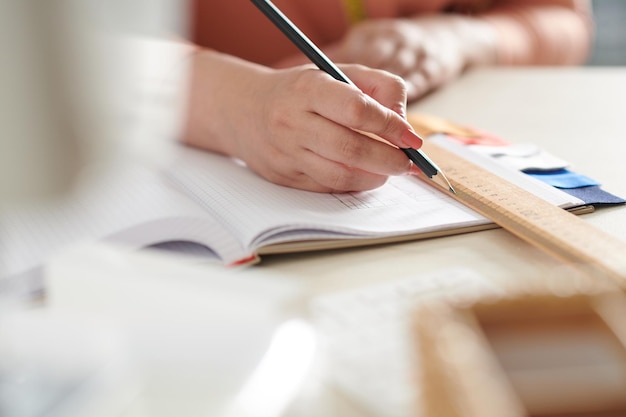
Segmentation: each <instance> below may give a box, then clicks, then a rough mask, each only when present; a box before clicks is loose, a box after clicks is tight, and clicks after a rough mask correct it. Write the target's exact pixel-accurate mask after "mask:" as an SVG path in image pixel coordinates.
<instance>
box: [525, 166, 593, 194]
mask: <svg viewBox="0 0 626 417" xmlns="http://www.w3.org/2000/svg"><path fill="white" fill-rule="evenodd" d="M524 172H525V173H526V174H528V175H530V176H531V177H533V178H536V179H538V180H540V181H543V182H545V183H546V184H550V185H551V186H553V187H557V188H563V189H571V188H580V187H589V186H596V185H600V183H599V182H597V181H596V180H593V179H591V178H589V177H587V176H585V175H582V174H578V173H576V172H572V171H569V170H567V169H559V170H555V171H535V170H525V171H524Z"/></svg>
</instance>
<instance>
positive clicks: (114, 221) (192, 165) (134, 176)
mask: <svg viewBox="0 0 626 417" xmlns="http://www.w3.org/2000/svg"><path fill="white" fill-rule="evenodd" d="M429 140H436V141H437V142H438V144H439V145H441V146H445V147H447V148H448V149H450V150H452V151H454V152H457V153H460V154H462V156H464V157H467V158H468V159H470V160H472V161H473V162H475V163H479V164H480V165H482V166H483V167H485V168H487V169H489V170H491V171H493V172H495V173H496V174H498V175H499V176H501V177H503V178H506V179H507V180H509V181H511V182H514V183H515V184H517V185H518V186H521V187H522V188H524V189H526V190H529V191H531V192H533V193H534V194H536V195H538V196H540V197H541V198H543V199H545V200H547V201H549V202H551V203H552V204H555V205H557V206H560V207H563V208H572V207H579V206H581V205H582V204H583V202H582V200H579V199H578V198H576V197H573V196H571V195H569V194H566V193H563V192H561V191H559V190H557V189H555V188H553V187H550V186H548V185H546V184H543V183H542V182H540V181H538V180H535V179H533V178H530V177H528V176H526V175H524V174H522V173H520V172H517V171H515V170H512V169H507V168H506V167H503V166H500V165H498V164H495V163H494V162H493V161H491V160H490V159H489V158H488V157H484V156H482V155H479V154H476V153H474V152H471V151H469V150H467V149H465V148H464V147H463V146H462V145H457V144H455V143H453V142H451V141H448V140H446V139H445V137H443V136H442V137H434V138H433V139H429ZM173 152H174V154H173V155H172V157H171V159H170V161H169V163H168V164H166V165H163V166H156V167H155V166H150V165H145V164H139V163H137V162H136V161H132V160H131V161H128V160H123V161H122V160H121V161H119V162H118V164H117V165H115V166H113V167H107V168H103V169H102V171H101V172H96V173H94V175H92V176H91V177H90V178H89V179H86V180H84V181H83V183H82V184H81V186H79V187H78V188H77V190H76V192H75V193H74V194H73V195H72V196H71V197H70V198H66V199H64V200H60V201H57V202H54V203H50V204H47V205H41V206H37V207H25V208H19V209H16V210H14V211H13V212H8V213H6V215H4V216H3V217H2V219H0V236H1V239H0V254H2V255H1V256H2V258H1V259H0V273H1V274H2V275H0V276H4V275H7V274H8V275H11V274H17V273H20V272H23V271H25V270H29V269H33V268H36V267H38V266H39V265H41V264H42V262H44V261H45V259H46V258H47V257H48V256H50V255H52V254H53V253H54V252H55V251H58V250H60V249H62V248H63V247H64V246H66V245H70V244H77V243H80V242H89V241H92V242H94V241H105V242H112V243H116V244H120V245H123V246H128V247H130V248H142V247H146V246H153V245H161V246H162V245H165V246H168V247H170V248H171V247H173V246H177V247H178V249H181V250H183V251H185V252H191V253H196V254H202V255H203V256H205V257H207V258H209V259H214V260H217V261H219V262H222V263H224V264H226V265H236V264H243V263H248V262H254V261H255V260H258V257H259V255H263V254H271V253H284V252H294V251H306V250H319V249H329V248H338V247H346V246H358V245H366V244H375V243H385V242H393V241H401V240H410V239H422V238H430V237H435V236H444V235H452V234H458V233H464V232H470V231H476V230H482V229H487V228H493V227H496V226H495V225H494V224H493V223H492V222H491V221H489V220H488V219H486V218H484V217H483V216H481V215H479V214H477V213H476V212H474V211H473V210H471V209H469V208H467V207H465V206H463V205H462V204H460V203H458V202H456V201H454V200H453V199H452V198H451V197H449V196H448V195H447V194H446V193H443V192H441V191H439V190H437V189H435V188H434V187H432V186H431V185H429V184H426V183H425V182H424V181H422V180H420V179H418V178H417V177H414V176H408V175H407V176H397V177H392V178H390V179H389V180H388V182H387V183H386V184H385V185H384V186H382V187H379V188H377V189H375V190H371V191H365V192H356V193H345V194H324V193H314V192H307V191H302V190H296V189H292V188H287V187H282V186H279V185H276V184H273V183H270V182H268V181H266V180H264V179H262V178H260V177H259V176H257V175H256V174H255V173H253V172H252V171H251V170H249V169H248V168H247V167H245V166H244V164H242V163H241V162H240V161H237V160H233V159H231V158H227V157H224V156H221V155H216V154H211V153H208V152H203V151H199V150H195V149H191V148H187V147H184V146H178V147H175V148H174V149H173ZM198 249H200V250H198Z"/></svg>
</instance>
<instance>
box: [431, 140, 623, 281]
mask: <svg viewBox="0 0 626 417" xmlns="http://www.w3.org/2000/svg"><path fill="white" fill-rule="evenodd" d="M422 149H423V150H424V152H425V153H426V154H427V155H429V156H430V157H431V158H432V159H433V160H434V161H436V162H437V164H438V165H439V167H440V168H441V170H442V171H443V172H444V173H445V175H446V176H447V178H448V180H449V181H450V183H451V184H452V187H453V188H454V190H455V191H456V196H454V198H455V199H456V200H458V201H459V202H461V203H462V204H464V205H466V206H468V207H470V208H471V209H473V210H475V211H477V212H478V213H480V214H482V215H483V216H485V217H487V218H488V219H490V220H492V221H493V222H494V223H496V224H498V225H499V226H501V227H502V228H504V229H506V230H508V231H509V232H511V233H513V234H515V235H516V236H518V237H520V238H521V239H523V240H525V241H526V242H528V243H530V244H532V245H534V246H536V247H537V248H539V249H541V250H542V251H545V252H546V253H548V254H551V255H553V256H555V257H557V258H559V259H561V260H563V261H565V262H567V263H569V264H571V265H573V266H575V267H577V268H578V269H581V270H583V272H585V273H587V274H589V275H592V276H594V277H608V278H612V279H615V280H617V281H618V282H619V283H620V284H624V283H625V282H626V281H625V280H626V242H624V241H622V240H620V239H618V238H616V237H614V236H612V235H609V234H608V233H606V232H604V231H602V230H600V229H598V228H596V227H594V226H592V225H591V224H589V223H587V222H586V221H584V220H583V219H581V218H580V217H578V216H576V215H574V214H572V213H569V212H568V211H566V210H564V209H562V208H560V207H557V206H555V205H553V204H550V203H548V202H547V201H545V200H543V199H541V198H539V197H537V196H535V195H534V194H532V193H530V192H528V191H526V190H524V189H522V188H520V187H518V186H516V185H514V184H511V183H510V182H509V181H506V180H504V179H502V178H501V177H499V176H497V175H495V174H493V173H491V172H490V171H487V170H486V169H484V168H481V167H480V166H478V165H476V164H474V163H472V162H469V161H467V160H466V159H464V158H462V157H460V156H458V155H456V154H455V153H453V152H451V151H448V150H446V149H444V148H442V147H441V146H438V145H436V144H435V143H432V142H430V141H428V140H426V141H424V145H423V147H422ZM429 182H432V181H429ZM431 185H432V184H431ZM445 192H446V194H447V195H450V193H449V192H448V191H447V190H445Z"/></svg>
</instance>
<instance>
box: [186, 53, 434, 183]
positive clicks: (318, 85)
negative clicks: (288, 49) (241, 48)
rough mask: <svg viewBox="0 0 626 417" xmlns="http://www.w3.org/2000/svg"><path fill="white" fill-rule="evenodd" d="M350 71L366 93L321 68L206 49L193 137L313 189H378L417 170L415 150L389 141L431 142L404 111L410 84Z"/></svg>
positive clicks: (199, 63) (195, 95)
mask: <svg viewBox="0 0 626 417" xmlns="http://www.w3.org/2000/svg"><path fill="white" fill-rule="evenodd" d="M342 69H343V70H344V71H345V72H346V75H348V77H350V78H351V79H352V80H353V81H354V82H355V84H356V85H358V86H359V88H360V89H361V90H362V91H360V90H359V89H357V88H354V87H352V86H349V85H347V84H345V83H342V82H340V81H337V80H335V79H333V78H331V77H330V76H329V75H327V74H326V73H324V72H322V71H320V70H318V69H314V68H312V67H311V66H300V67H294V68H289V69H284V70H274V69H269V68H266V67H261V66H258V65H254V64H251V63H248V62H245V61H241V60H239V59H236V58H233V57H228V56H225V55H220V54H217V53H214V52H210V51H205V52H201V53H199V54H198V55H197V56H196V59H195V62H194V74H193V77H192V83H191V86H192V88H191V103H190V117H189V121H188V129H187V135H186V141H187V142H188V143H189V144H191V145H194V146H199V147H202V148H205V149H208V150H213V151H218V152H222V153H224V154H227V155H231V156H234V157H237V158H239V159H241V160H243V161H244V162H245V163H246V164H247V165H248V167H250V168H251V169H252V170H254V171H255V172H257V173H258V174H259V175H261V176H263V177H264V178H266V179H268V180H269V181H272V182H275V183H277V184H281V185H285V186H290V187H296V188H301V189H305V190H311V191H319V192H345V191H360V190H367V189H373V188H376V187H378V186H380V185H382V184H383V183H384V182H385V181H386V179H387V177H388V176H389V175H399V174H404V173H407V172H409V171H410V167H411V163H410V162H409V160H408V158H407V157H406V155H405V154H404V153H403V152H402V151H400V150H399V149H397V148H396V147H394V146H390V144H389V143H391V144H393V145H396V146H399V147H413V148H419V147H420V146H421V143H422V142H421V139H420V138H419V137H418V136H416V135H415V134H414V133H413V132H412V129H411V127H410V125H409V124H408V122H407V121H406V120H405V119H404V115H405V103H406V90H405V86H404V82H403V81H402V80H401V79H399V78H398V77H396V76H393V75H391V74H389V73H386V72H383V71H380V70H372V69H367V68H365V67H362V66H357V65H348V66H344V67H342ZM356 130H360V131H365V132H369V133H373V134H376V135H378V136H380V137H381V138H383V139H385V140H386V141H388V142H389V143H385V142H382V141H379V140H376V139H372V138H370V137H368V136H366V135H363V134H361V133H358V132H357V131H356Z"/></svg>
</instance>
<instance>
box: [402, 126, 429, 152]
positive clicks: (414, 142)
mask: <svg viewBox="0 0 626 417" xmlns="http://www.w3.org/2000/svg"><path fill="white" fill-rule="evenodd" d="M400 140H402V143H404V146H405V147H406V148H413V149H419V148H421V147H422V143H423V142H424V141H423V140H422V138H420V137H419V136H417V134H416V133H415V132H413V131H411V130H405V131H404V133H403V134H402V137H401V138H400Z"/></svg>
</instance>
